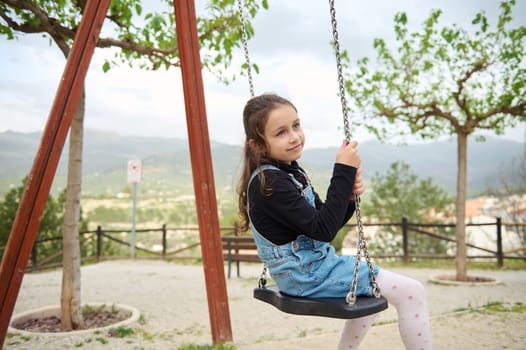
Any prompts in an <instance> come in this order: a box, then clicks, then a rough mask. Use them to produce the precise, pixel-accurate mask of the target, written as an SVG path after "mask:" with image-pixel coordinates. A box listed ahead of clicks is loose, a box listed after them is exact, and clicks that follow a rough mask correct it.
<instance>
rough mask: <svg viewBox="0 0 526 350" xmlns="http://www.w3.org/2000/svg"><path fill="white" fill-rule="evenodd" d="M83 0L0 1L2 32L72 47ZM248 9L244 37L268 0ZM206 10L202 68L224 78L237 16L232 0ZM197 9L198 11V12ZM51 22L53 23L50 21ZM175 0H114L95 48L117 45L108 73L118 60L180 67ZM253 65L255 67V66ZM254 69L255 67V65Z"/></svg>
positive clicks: (213, 0) (247, 1)
mask: <svg viewBox="0 0 526 350" xmlns="http://www.w3.org/2000/svg"><path fill="white" fill-rule="evenodd" d="M84 4H85V2H83V1H73V2H70V1H56V0H40V1H38V2H34V1H29V0H22V1H17V2H15V3H10V4H9V5H8V4H6V3H5V2H0V18H2V19H3V21H1V20H0V36H4V37H6V38H7V39H8V40H12V39H15V38H17V37H18V35H19V34H20V33H41V34H44V35H46V36H49V37H50V39H51V40H53V41H55V43H56V44H57V45H58V46H59V47H61V48H63V47H65V46H67V47H71V44H72V42H73V38H74V36H75V33H76V30H77V28H78V26H79V23H80V20H81V18H82V15H81V14H82V7H81V6H83V5H84ZM244 6H245V12H246V13H247V14H248V18H247V28H248V36H249V37H251V36H253V34H254V30H253V28H252V25H251V23H250V19H252V18H254V17H255V16H256V14H257V12H258V10H259V9H260V8H264V9H268V2H267V0H244ZM205 9H206V11H205V12H204V13H203V14H202V16H200V17H199V18H197V25H198V36H199V41H200V45H201V48H202V49H203V50H202V64H203V67H205V68H206V69H208V70H210V71H211V72H213V73H214V74H216V76H217V77H218V78H220V79H222V80H223V81H225V82H226V81H229V80H230V79H233V78H235V76H226V74H225V71H226V70H227V68H228V67H230V66H231V63H232V56H233V52H234V49H235V48H236V47H239V46H240V45H241V30H240V20H239V15H238V10H237V6H236V4H235V2H234V1H232V0H208V1H207V2H206V5H205ZM200 14H201V13H200ZM49 23H53V25H50V24H49ZM175 28H176V23H175V16H174V5H173V1H170V0H159V1H157V2H155V4H152V2H147V1H141V0H112V1H111V3H110V6H109V9H108V12H107V14H106V19H105V23H104V27H103V30H102V32H101V36H100V39H99V41H98V42H97V47H101V48H110V47H113V48H117V49H118V50H115V51H114V52H115V54H114V57H113V59H109V60H107V61H106V62H104V64H103V66H102V70H103V71H104V72H107V71H108V70H109V69H111V67H112V66H114V65H118V64H128V65H137V66H138V67H140V68H144V69H152V70H155V69H159V68H161V67H164V68H166V69H168V68H170V67H178V66H179V52H178V48H177V37H176V31H175ZM256 67H257V66H256ZM256 71H257V70H256Z"/></svg>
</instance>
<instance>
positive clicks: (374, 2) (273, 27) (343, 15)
mask: <svg viewBox="0 0 526 350" xmlns="http://www.w3.org/2000/svg"><path fill="white" fill-rule="evenodd" d="M517 2H518V3H519V4H518V5H516V6H515V8H514V12H513V16H514V19H515V22H516V23H521V24H523V25H524V24H525V23H526V1H521V0H519V1H517ZM269 3H270V10H269V11H262V12H261V13H260V14H259V15H258V17H257V18H256V20H255V22H254V27H255V32H256V36H255V38H254V39H253V40H251V41H250V43H249V47H250V52H251V61H252V62H255V63H257V64H258V65H259V67H260V74H258V75H255V77H254V83H255V89H256V93H263V92H276V93H278V94H281V95H283V96H285V97H288V98H289V99H291V100H292V101H293V102H294V103H295V104H296V106H297V107H298V109H299V111H300V115H301V117H302V123H303V127H304V129H305V132H306V134H307V146H308V147H325V146H334V145H339V144H340V142H341V139H342V138H343V136H342V131H341V127H340V126H341V124H342V117H341V107H340V102H339V98H338V97H337V94H336V92H337V82H336V67H335V59H334V56H333V53H332V49H331V47H330V44H329V43H330V41H331V40H332V32H331V26H330V19H329V11H328V2H327V1H325V0H324V1H321V0H320V1H314V0H309V1H305V0H287V1H283V0H281V1H278V0H270V1H269ZM498 5H499V1H497V0H478V1H468V0H369V1H358V0H346V1H344V0H339V1H338V0H337V1H336V6H337V15H338V25H339V31H340V42H341V46H342V49H347V50H348V51H349V52H350V55H351V57H352V58H353V59H356V58H359V57H363V56H369V57H373V54H374V51H373V49H372V42H373V39H374V38H377V37H380V38H384V39H386V40H391V39H393V29H392V28H393V17H394V15H395V13H397V12H399V11H405V12H407V13H408V16H409V23H410V27H411V28H414V29H418V28H419V27H420V26H421V23H422V21H423V20H424V19H426V18H427V17H428V15H429V13H430V11H431V9H434V8H440V9H442V10H443V15H442V17H441V21H440V23H441V24H444V25H448V24H451V23H457V24H459V25H460V26H463V27H469V26H470V23H471V20H472V19H473V17H474V15H475V13H477V12H478V11H479V10H482V9H484V10H485V11H486V13H487V15H488V17H489V19H490V21H491V22H490V23H491V24H494V23H495V19H496V17H497V15H498V13H499V9H498ZM0 53H1V54H0V77H1V79H0V132H3V131H6V130H14V131H20V132H30V131H36V130H42V129H43V128H44V125H45V123H46V120H47V117H48V114H49V110H50V107H51V104H52V101H53V98H54V95H55V92H56V89H57V86H58V81H59V79H60V76H61V75H62V71H63V69H64V64H65V60H64V58H63V57H62V54H61V53H60V52H59V51H58V49H57V48H56V47H55V46H53V45H49V41H48V40H47V39H45V38H42V37H41V36H39V35H31V36H30V35H27V36H24V37H21V38H20V40H18V41H7V40H5V39H4V38H2V39H1V40H0ZM108 54H109V52H108V51H107V50H106V51H105V50H102V49H97V50H96V52H95V55H94V56H93V59H92V62H91V66H90V70H89V72H88V76H87V79H86V87H87V105H86V117H85V125H86V127H88V128H94V129H101V130H110V131H115V132H118V133H119V134H122V135H136V136H161V137H178V138H186V133H187V131H186V120H185V118H186V117H185V111H184V102H183V92H182V86H181V77H180V74H179V72H178V70H176V69H172V70H171V71H168V72H166V71H159V72H150V71H141V70H139V69H131V68H128V67H122V68H114V69H112V70H110V72H108V73H106V74H104V73H103V72H102V69H101V66H102V63H103V61H104V57H105V55H108ZM243 59H244V58H243V54H242V52H241V51H240V52H239V55H238V57H237V58H236V60H237V61H239V62H240V61H242V60H243ZM204 80H205V82H204V83H205V98H206V102H207V116H208V125H209V131H210V137H211V138H212V139H214V140H217V141H221V142H225V143H229V144H241V143H242V142H243V130H242V123H241V112H242V109H243V106H244V103H245V102H246V100H247V98H248V97H249V90H248V83H247V82H246V80H245V79H239V80H237V81H235V82H234V83H233V84H231V85H229V86H224V85H223V84H221V83H218V82H217V80H216V79H215V78H214V77H212V76H210V75H209V74H206V73H205V75H204ZM353 137H354V138H355V139H357V140H366V139H370V138H372V136H371V135H369V134H367V133H366V132H364V131H360V130H358V131H355V132H353ZM503 137H505V138H509V139H513V140H516V141H520V142H524V140H525V137H526V127H525V124H524V123H523V124H521V125H519V127H517V128H514V129H513V130H509V131H508V132H507V133H506V135H505V136H503ZM409 141H411V140H409Z"/></svg>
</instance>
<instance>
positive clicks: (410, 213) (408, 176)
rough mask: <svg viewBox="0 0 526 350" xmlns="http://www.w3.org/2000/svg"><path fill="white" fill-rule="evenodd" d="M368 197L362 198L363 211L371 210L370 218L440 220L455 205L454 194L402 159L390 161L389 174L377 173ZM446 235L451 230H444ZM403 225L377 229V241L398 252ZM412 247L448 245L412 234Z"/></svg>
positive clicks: (418, 249) (384, 249)
mask: <svg viewBox="0 0 526 350" xmlns="http://www.w3.org/2000/svg"><path fill="white" fill-rule="evenodd" d="M368 193H369V196H368V198H367V201H364V202H362V207H363V212H365V213H368V216H367V222H371V223H373V222H380V223H386V222H391V223H392V222H400V221H401V219H402V217H405V218H407V219H408V221H409V222H417V223H438V222H440V221H441V220H443V218H444V216H446V215H447V214H448V211H452V209H453V204H454V201H453V198H451V197H450V196H449V195H448V194H447V193H446V192H445V191H444V190H443V189H441V188H440V187H438V186H436V185H434V184H433V183H432V181H431V179H425V180H419V179H418V177H417V176H416V175H415V174H414V173H412V172H411V171H410V168H409V165H408V164H406V163H402V162H396V163H393V164H391V167H390V169H389V171H388V172H387V174H385V175H383V176H382V175H380V174H378V173H376V174H375V176H374V177H373V179H372V180H371V190H370V191H368ZM440 233H441V234H444V235H448V234H449V235H450V234H451V232H447V231H445V230H442V232H440ZM400 236H401V235H400V228H399V227H394V226H387V227H385V228H382V230H381V231H379V232H378V233H377V236H376V239H377V240H378V245H379V246H380V248H381V249H382V252H383V253H386V254H398V253H400V249H401V244H402V242H401V237H400ZM409 249H410V251H412V252H418V253H433V254H436V253H441V252H444V250H445V249H446V246H445V245H443V244H442V243H439V241H437V240H435V239H429V238H428V237H422V236H421V235H416V236H412V237H411V239H410V240H409Z"/></svg>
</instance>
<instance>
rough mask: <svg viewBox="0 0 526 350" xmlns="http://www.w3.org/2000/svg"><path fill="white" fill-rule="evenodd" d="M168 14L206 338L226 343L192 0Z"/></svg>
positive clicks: (225, 313) (224, 301)
mask: <svg viewBox="0 0 526 350" xmlns="http://www.w3.org/2000/svg"><path fill="white" fill-rule="evenodd" d="M174 12H175V22H176V31H177V43H178V46H179V57H180V60H181V73H182V80H183V90H184V101H185V107H186V121H187V127H188V141H189V145H190V158H191V160H192V173H193V181H194V191H195V199H196V209H197V219H198V223H199V235H200V238H201V251H202V255H203V268H204V272H205V282H206V292H207V298H208V313H209V316H210V324H211V328H212V340H213V342H214V344H215V343H225V342H228V341H232V329H231V325H230V311H229V308H228V297H227V291H226V280H225V271H224V263H223V251H222V244H221V234H220V231H219V218H218V214H217V203H216V194H215V187H214V174H213V171H212V156H211V151H210V140H209V136H208V125H207V119H206V108H205V98H204V91H203V77H202V75H201V68H202V67H201V58H200V55H199V38H198V36H197V21H196V15H195V4H194V1H192V0H176V1H174Z"/></svg>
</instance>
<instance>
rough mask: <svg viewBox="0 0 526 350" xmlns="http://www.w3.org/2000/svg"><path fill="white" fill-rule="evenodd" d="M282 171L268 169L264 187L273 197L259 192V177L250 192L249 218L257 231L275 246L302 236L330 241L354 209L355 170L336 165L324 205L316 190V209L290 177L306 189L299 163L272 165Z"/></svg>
mask: <svg viewBox="0 0 526 350" xmlns="http://www.w3.org/2000/svg"><path fill="white" fill-rule="evenodd" d="M273 165H275V166H277V167H278V168H279V169H280V170H279V171H278V170H272V169H269V170H265V171H264V172H265V185H266V187H270V189H271V190H270V194H268V192H267V191H265V192H264V193H262V192H261V190H260V182H259V177H258V176H256V177H255V178H254V179H253V180H252V182H251V184H250V186H249V189H248V199H249V203H248V205H249V208H250V219H251V221H252V224H253V225H254V226H255V228H256V230H257V231H258V232H259V233H260V234H262V235H263V236H264V237H265V238H267V239H268V240H269V241H271V242H272V243H274V244H278V245H281V244H285V243H288V242H291V241H293V240H295V239H296V238H297V237H298V236H299V235H302V234H303V235H306V236H309V237H311V238H314V239H317V240H319V241H325V242H330V241H332V240H333V239H334V237H335V236H336V234H337V233H338V230H339V229H340V228H341V227H342V226H343V225H344V224H345V223H346V222H347V221H348V220H349V219H350V218H351V216H352V214H353V213H354V210H355V205H354V201H350V199H351V198H352V188H353V186H354V180H355V177H356V170H357V169H356V168H354V167H351V166H347V165H343V164H339V163H336V164H334V169H333V174H332V178H331V181H330V185H329V188H328V189H327V198H326V200H325V202H323V201H322V200H321V199H320V198H319V196H318V194H317V193H316V192H315V191H314V189H313V191H314V195H315V204H316V207H315V208H314V207H312V206H311V205H310V204H309V203H308V202H307V200H306V198H304V197H303V196H302V194H301V191H300V190H299V189H298V188H297V186H296V185H295V184H294V182H293V181H292V179H291V178H290V175H289V174H292V175H293V176H294V178H295V179H296V180H298V181H299V182H300V183H301V184H303V185H304V186H306V185H307V184H308V179H306V178H305V176H304V171H303V169H301V167H300V166H299V165H298V163H297V162H292V164H291V165H288V164H283V163H279V164H273Z"/></svg>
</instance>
